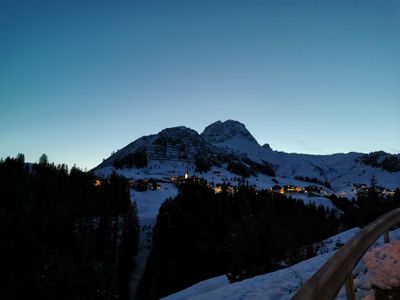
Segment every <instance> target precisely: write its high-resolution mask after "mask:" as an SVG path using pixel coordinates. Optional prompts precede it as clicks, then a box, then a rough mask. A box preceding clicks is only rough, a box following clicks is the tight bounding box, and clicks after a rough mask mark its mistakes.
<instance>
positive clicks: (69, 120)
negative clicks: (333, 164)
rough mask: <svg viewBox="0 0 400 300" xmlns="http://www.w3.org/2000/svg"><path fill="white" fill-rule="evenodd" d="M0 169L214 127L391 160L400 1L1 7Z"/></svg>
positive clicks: (92, 2)
mask: <svg viewBox="0 0 400 300" xmlns="http://www.w3.org/2000/svg"><path fill="white" fill-rule="evenodd" d="M0 105H1V106H0V157H3V158H4V157H6V156H8V155H11V156H14V155H16V154H17V153H18V152H22V153H25V156H26V159H27V160H28V161H37V160H38V158H39V156H40V154H41V153H47V154H48V156H49V159H50V161H54V162H56V163H61V162H65V163H68V164H69V165H72V164H74V163H77V164H78V165H79V166H80V167H82V168H84V167H88V168H92V167H94V166H96V165H97V164H98V163H100V162H101V161H102V159H103V158H106V157H108V156H109V155H110V153H111V152H112V151H114V150H117V149H120V148H122V147H123V146H125V145H127V144H128V143H130V142H131V141H133V140H135V139H137V138H139V137H140V136H142V135H147V134H152V133H157V132H159V131H160V130H161V129H163V128H165V127H172V126H178V125H185V126H188V127H191V128H193V129H195V130H197V131H198V132H201V131H203V129H204V127H205V126H207V125H208V124H210V123H212V122H214V121H216V120H226V119H234V120H238V121H240V122H242V123H244V124H246V126H247V128H248V129H249V130H250V132H251V133H252V134H253V135H254V137H255V138H256V139H257V140H258V142H259V143H260V144H264V143H269V144H270V145H271V147H272V148H273V149H275V150H281V151H287V152H302V153H321V154H329V153H335V152H349V151H359V152H370V151H375V150H385V151H388V152H392V153H393V152H396V153H398V152H400V134H399V133H400V117H399V115H400V1H397V0H393V1H391V0H388V1H386V0H376V1H370V0H360V1H352V0H343V1H340V0H339V1H338V0H320V1H313V0H293V1H290V0H279V1H278V0H277V1H268V0H265V1H251V0H243V1H235V0H225V1H218V0H214V1H204V0H198V1H194V0H186V1H169V0H159V1H152V0H136V1H134V0H75V1H74V0H65V1H61V0H51V1H50V0H48V1H42V0H34V1H32V0H0Z"/></svg>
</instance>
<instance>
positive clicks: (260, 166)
mask: <svg viewBox="0 0 400 300" xmlns="http://www.w3.org/2000/svg"><path fill="white" fill-rule="evenodd" d="M116 168H118V169H119V172H120V173H123V174H124V175H126V176H128V177H131V178H136V179H140V178H144V177H155V178H167V177H170V176H173V175H183V174H184V173H185V172H186V171H189V173H190V174H191V175H194V174H196V175H198V176H201V177H203V178H205V179H207V180H209V181H212V182H214V183H219V182H223V181H231V179H232V178H234V177H246V178H247V179H248V181H249V183H250V184H254V185H256V186H257V187H258V188H269V187H272V186H273V185H276V184H279V185H287V184H292V185H296V186H300V187H303V186H306V185H309V184H310V181H313V184H317V185H320V186H321V187H324V189H326V190H327V191H334V192H337V193H343V194H347V195H349V196H352V190H353V184H357V183H364V184H368V183H369V182H370V180H371V178H372V177H373V176H375V177H376V179H377V183H378V185H381V186H383V187H386V188H389V189H394V188H397V187H400V156H399V154H397V155H390V154H388V153H385V152H374V153H372V154H369V155H367V154H363V153H355V152H351V153H347V154H343V153H340V154H332V155H308V154H296V153H285V152H279V151H274V150H272V149H271V147H270V146H269V145H268V144H265V145H263V146H261V145H260V144H259V143H258V142H257V140H256V139H255V138H254V137H253V136H252V135H251V133H250V132H249V131H248V130H247V128H246V126H245V125H244V124H242V123H240V122H238V121H233V120H227V121H225V122H221V121H217V122H215V123H212V124H211V125H209V126H207V127H206V128H205V130H204V132H202V133H201V134H199V133H197V132H196V131H194V130H192V129H190V128H187V127H183V126H181V127H173V128H167V129H164V130H162V131H160V132H159V133H157V134H153V135H149V136H144V137H141V138H139V139H138V140H136V141H134V142H132V143H130V144H129V145H127V146H126V147H124V148H123V149H121V150H119V151H117V152H116V153H114V154H113V155H111V156H110V157H109V158H107V159H106V160H104V161H103V162H102V163H101V164H100V165H99V166H97V167H96V168H95V171H96V172H97V173H98V174H100V175H107V174H108V173H109V172H111V170H113V169H116Z"/></svg>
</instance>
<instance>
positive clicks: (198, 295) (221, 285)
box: [163, 228, 359, 300]
mask: <svg viewBox="0 0 400 300" xmlns="http://www.w3.org/2000/svg"><path fill="white" fill-rule="evenodd" d="M358 231H359V229H357V228H354V229H351V230H348V231H345V232H342V233H340V234H338V235H336V236H333V237H331V238H329V239H327V240H326V241H325V243H326V250H325V251H326V253H321V254H320V255H318V256H316V257H313V258H311V259H308V260H305V261H302V262H300V263H298V264H296V265H293V266H291V267H289V268H286V269H282V270H279V271H275V272H272V273H267V274H264V275H260V276H256V277H253V278H250V279H246V280H243V281H240V282H236V283H233V284H229V283H228V282H227V281H226V280H224V278H225V276H219V277H215V278H213V279H208V280H206V281H203V282H201V283H198V284H196V285H194V286H192V287H189V288H187V289H185V290H183V291H180V292H178V293H175V294H172V295H170V296H168V297H165V298H163V299H164V300H184V299H193V300H194V299H196V300H200V299H207V300H214V299H215V300H219V299H232V300H234V299H243V300H245V299H274V300H287V299H290V297H291V296H293V295H294V293H295V291H296V290H297V289H298V288H299V286H300V284H301V283H302V282H305V281H306V280H307V279H308V278H309V277H311V276H312V275H313V274H314V273H315V271H316V270H318V269H319V268H320V267H321V266H322V265H323V264H324V263H325V262H326V261H327V260H328V259H329V257H331V256H332V255H333V253H334V252H335V245H336V243H345V242H347V241H348V240H349V239H350V238H351V237H352V236H354V235H355V234H356V233H357V232H358Z"/></svg>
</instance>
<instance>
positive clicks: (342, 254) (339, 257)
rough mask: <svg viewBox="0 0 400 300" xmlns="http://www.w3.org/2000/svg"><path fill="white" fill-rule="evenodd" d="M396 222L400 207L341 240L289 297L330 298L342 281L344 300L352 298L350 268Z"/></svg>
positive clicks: (386, 239) (301, 299)
mask: <svg viewBox="0 0 400 300" xmlns="http://www.w3.org/2000/svg"><path fill="white" fill-rule="evenodd" d="M398 223H400V208H397V209H395V210H392V211H391V212H388V213H387V214H385V215H383V216H381V217H379V218H378V219H376V220H375V221H374V222H372V223H370V224H369V225H368V226H366V227H364V228H363V229H362V230H361V231H360V232H359V233H358V234H356V235H355V236H354V237H353V238H352V239H350V240H349V241H348V242H347V243H346V244H344V245H343V246H342V247H341V248H340V249H339V250H338V251H337V252H336V253H335V255H333V256H332V257H331V258H330V259H329V260H328V261H327V262H326V263H325V264H324V265H323V266H322V267H321V268H320V269H319V270H318V271H317V272H316V273H315V274H314V275H313V276H312V277H311V278H310V279H309V280H308V281H307V282H306V283H305V284H304V285H303V286H302V287H301V288H300V289H299V290H298V291H297V293H296V294H295V295H294V296H293V298H292V300H322V299H324V300H331V299H334V298H335V297H336V295H337V294H338V292H339V290H340V288H341V287H342V286H343V284H345V288H346V295H347V299H348V300H355V299H356V295H355V289H354V282H353V275H352V271H353V269H354V267H355V266H356V265H357V263H358V262H359V261H360V259H361V258H362V256H363V255H364V253H365V252H366V251H367V250H368V249H369V248H370V247H371V245H372V244H373V243H374V242H375V241H376V240H377V239H378V238H379V237H380V236H381V235H383V239H384V242H385V243H389V233H388V231H389V229H390V228H391V227H393V226H394V225H396V224H398Z"/></svg>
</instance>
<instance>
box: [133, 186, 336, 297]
mask: <svg viewBox="0 0 400 300" xmlns="http://www.w3.org/2000/svg"><path fill="white" fill-rule="evenodd" d="M339 223H340V222H339V220H338V216H337V215H336V213H335V212H334V211H327V210H325V209H324V208H323V207H315V206H312V205H311V206H310V205H305V204H304V203H303V202H302V201H297V200H293V199H291V198H286V197H285V196H283V195H281V194H276V193H271V192H269V191H256V190H254V189H253V188H251V187H249V186H247V185H242V186H240V187H239V189H238V191H237V192H235V193H229V192H228V191H227V190H226V189H223V191H222V192H221V193H214V191H213V190H212V189H210V188H208V187H207V186H206V185H205V184H198V183H192V182H190V183H186V184H184V185H183V186H181V191H180V193H179V195H178V196H177V197H176V198H174V199H169V200H167V201H166V202H164V204H163V205H162V207H161V209H160V213H159V216H158V219H157V224H156V226H155V228H154V235H153V248H152V251H151V253H150V257H149V260H148V265H147V270H146V272H145V275H144V277H143V280H142V282H141V285H140V287H139V295H140V299H158V298H159V297H162V296H165V295H168V294H170V293H173V292H175V291H178V290H181V289H183V288H185V287H187V286H190V285H191V284H194V283H196V282H198V281H200V280H204V279H207V278H210V277H213V276H216V275H221V274H227V275H228V278H229V279H230V280H231V281H237V280H242V279H244V278H248V277H252V276H255V275H257V274H261V273H266V272H269V271H273V270H276V269H278V268H279V267H281V266H282V264H287V263H293V262H296V261H298V260H301V259H305V258H308V257H310V256H313V255H315V252H316V251H317V250H318V249H317V248H316V247H315V244H314V245H313V243H315V242H317V241H320V240H322V239H324V238H326V237H328V236H331V235H333V234H335V233H336V232H337V231H338V228H339ZM306 245H309V247H308V248H307V247H306V248H303V251H301V252H299V251H297V249H299V248H301V247H303V246H306ZM304 249H305V250H304Z"/></svg>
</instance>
